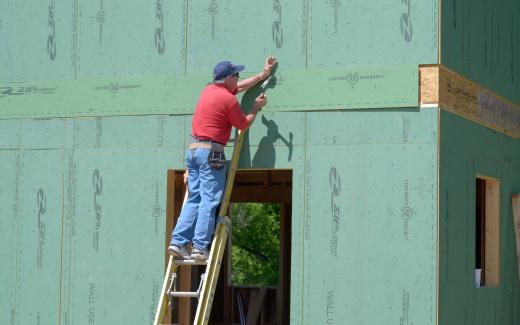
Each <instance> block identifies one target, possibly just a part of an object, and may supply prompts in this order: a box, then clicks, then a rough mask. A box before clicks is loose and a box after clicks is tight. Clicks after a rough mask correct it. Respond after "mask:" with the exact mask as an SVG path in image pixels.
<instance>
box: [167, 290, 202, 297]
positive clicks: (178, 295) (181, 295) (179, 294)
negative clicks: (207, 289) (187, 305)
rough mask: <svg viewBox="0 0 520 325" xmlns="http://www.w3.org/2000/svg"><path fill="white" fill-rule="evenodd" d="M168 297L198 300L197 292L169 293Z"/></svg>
mask: <svg viewBox="0 0 520 325" xmlns="http://www.w3.org/2000/svg"><path fill="white" fill-rule="evenodd" d="M169 295H170V297H177V298H198V297H199V293H198V292H189V291H170V293H169Z"/></svg>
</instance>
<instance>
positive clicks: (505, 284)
mask: <svg viewBox="0 0 520 325" xmlns="http://www.w3.org/2000/svg"><path fill="white" fill-rule="evenodd" d="M519 170H520V143H519V142H518V141H517V140H513V139H512V138H510V137H507V136H505V135H503V134H500V133H497V132H495V131H493V130H490V129H487V128H485V127H483V126H480V125H478V124H475V123H472V122H470V121H468V120H465V119H463V118H461V117H459V116H456V115H453V114H451V113H448V112H446V111H442V112H441V119H440V188H439V196H440V198H439V199H440V213H439V216H440V225H439V230H440V231H439V234H440V243H439V245H440V248H439V249H440V271H439V277H440V278H439V290H440V292H439V324H446V325H450V324H457V325H459V324H468V325H469V324H471V325H493V324H496V325H505V324H518V322H519V321H520V313H519V310H518V303H519V302H520V283H519V281H518V270H517V263H516V260H517V258H516V256H517V255H516V248H515V247H516V244H515V233H514V222H513V215H512V209H511V195H512V194H518V193H519V192H520V174H519V172H518V171H519ZM476 174H481V175H486V176H490V177H495V178H499V179H500V193H501V195H500V243H499V245H500V267H499V268H500V284H499V286H498V287H494V288H475V275H474V274H475V271H474V268H475V229H476V228H475V227H476V226H475V200H476V198H475V186H476V185H475V175H476Z"/></svg>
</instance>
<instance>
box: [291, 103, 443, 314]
mask: <svg viewBox="0 0 520 325" xmlns="http://www.w3.org/2000/svg"><path fill="white" fill-rule="evenodd" d="M436 121H437V114H436V109H425V110H421V111H419V110H417V111H413V110H412V111H406V110H403V111H394V112H384V113H383V112H381V113H379V112H359V113H355V112H352V113H348V114H347V113H329V114H324V113H316V114H314V113H313V114H309V115H308V116H307V125H308V127H307V131H306V132H307V135H306V139H307V141H308V146H307V148H306V154H305V155H306V161H305V166H304V173H305V184H304V190H305V202H304V211H302V212H303V215H302V216H301V217H302V218H303V220H302V221H300V222H303V228H302V233H300V234H299V235H300V236H302V237H303V238H302V239H300V240H301V242H296V243H294V244H295V245H293V247H294V249H297V250H298V251H300V252H298V251H293V260H294V259H295V261H293V269H299V270H300V272H301V274H300V278H299V279H293V283H292V284H293V285H292V287H291V288H294V287H298V288H299V290H301V293H300V294H301V295H302V296H301V297H298V298H299V299H297V298H296V297H294V296H291V303H292V305H291V313H292V314H291V315H292V320H294V323H295V324H300V323H301V324H327V323H329V324H351V323H352V324H383V323H388V322H395V323H403V324H406V323H410V324H413V323H415V324H435V321H436V316H435V314H436V311H435V308H436V297H435V294H436V293H435V292H436V271H435V269H436V246H435V242H436V196H437V194H436V193H437V192H436V183H437V180H436V179H437V178H436V170H437V164H436V161H437V159H436V157H437V155H436V151H437V132H436V130H437V128H436ZM324 127H325V128H326V130H327V131H326V132H325V133H324V132H323V128H324ZM360 130H363V131H362V132H358V131H360ZM368 130H372V131H373V130H377V132H370V131H368ZM298 215H299V214H298V211H294V210H293V223H294V220H295V218H297V216H298ZM295 226H296V225H294V224H293V229H294V227H295ZM293 242H294V241H293ZM297 247H299V248H297ZM298 253H299V254H301V255H298ZM293 302H294V304H293Z"/></svg>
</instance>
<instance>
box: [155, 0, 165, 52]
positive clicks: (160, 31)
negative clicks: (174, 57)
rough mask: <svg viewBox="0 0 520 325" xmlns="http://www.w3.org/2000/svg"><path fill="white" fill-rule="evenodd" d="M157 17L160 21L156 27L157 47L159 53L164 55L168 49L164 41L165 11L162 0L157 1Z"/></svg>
mask: <svg viewBox="0 0 520 325" xmlns="http://www.w3.org/2000/svg"><path fill="white" fill-rule="evenodd" d="M155 19H156V20H157V23H158V27H157V28H156V29H155V48H156V49H157V53H159V54H160V55H162V54H163V53H164V50H165V49H166V44H165V42H164V11H163V1H162V0H156V1H155Z"/></svg>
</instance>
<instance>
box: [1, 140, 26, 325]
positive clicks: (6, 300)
mask: <svg viewBox="0 0 520 325" xmlns="http://www.w3.org/2000/svg"><path fill="white" fill-rule="evenodd" d="M20 165H21V157H20V154H19V153H18V152H17V151H14V150H2V151H1V153H0V166H1V167H2V168H0V177H1V179H2V186H1V187H0V252H1V254H2V258H3V263H1V264H0V291H1V292H2V294H1V295H0V309H1V310H3V312H2V313H0V323H2V324H12V321H14V320H17V319H18V312H19V307H20V303H21V302H20V294H19V291H20V286H21V282H20V280H21V279H20V278H19V276H18V275H19V274H20V272H19V270H20V260H19V254H18V251H19V250H18V249H19V245H20V242H19V238H20V232H21V224H20V220H21V216H20V214H21V212H20V209H19V200H20V187H19V182H20V176H21V175H20ZM33 262H34V260H33Z"/></svg>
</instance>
